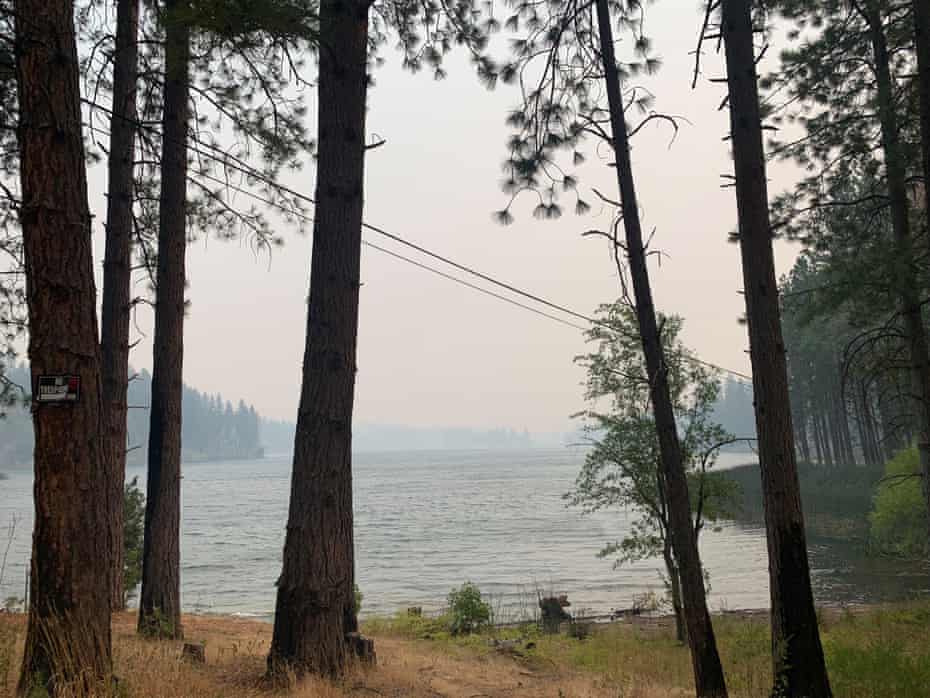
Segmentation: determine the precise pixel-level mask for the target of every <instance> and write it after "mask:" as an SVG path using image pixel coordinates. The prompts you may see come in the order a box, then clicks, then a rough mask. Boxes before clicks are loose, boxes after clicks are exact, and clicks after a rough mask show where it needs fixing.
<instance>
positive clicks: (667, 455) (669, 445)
mask: <svg viewBox="0 0 930 698" xmlns="http://www.w3.org/2000/svg"><path fill="white" fill-rule="evenodd" d="M595 4H596V7H597V23H598V31H599V35H600V50H601V56H602V59H603V61H604V76H605V82H606V86H607V98H608V103H609V107H610V123H611V130H612V132H613V148H614V154H615V156H616V172H617V184H618V186H619V189H620V199H621V201H622V202H623V225H624V230H625V232H626V246H627V258H628V261H629V265H630V276H631V279H632V282H633V293H634V296H635V300H636V319H637V323H638V324H639V331H640V336H641V337H642V343H643V355H644V357H645V360H646V370H647V374H648V377H649V383H650V386H651V389H650V397H651V398H652V409H653V414H654V417H655V422H656V430H657V432H658V437H659V451H660V458H661V462H662V471H663V476H664V479H665V485H666V490H667V495H668V509H669V524H670V528H671V537H672V549H673V551H674V553H675V559H676V562H677V565H678V572H679V577H680V580H681V595H682V601H683V603H684V612H685V621H686V625H687V634H688V640H689V642H688V644H689V647H690V648H691V663H692V666H693V669H694V684H695V688H696V691H697V695H698V696H699V698H705V697H707V698H709V697H711V696H726V695H727V688H726V682H725V680H724V676H723V667H722V665H721V663H720V656H719V654H718V653H717V642H716V639H715V638H714V629H713V625H712V624H711V620H710V613H709V612H708V609H707V598H706V594H705V589H704V575H703V573H702V571H701V561H700V557H699V555H698V547H697V542H696V540H695V536H694V525H693V523H692V520H691V501H690V498H689V496H688V481H687V478H686V477H685V469H684V463H683V460H682V453H681V444H680V443H679V441H678V428H677V424H676V422H675V413H674V411H673V408H672V400H671V397H670V394H669V386H668V366H667V365H666V363H665V358H664V356H663V351H662V340H661V337H660V333H659V327H658V324H657V322H656V312H655V307H654V305H653V301H652V289H651V288H650V284H649V270H648V268H647V266H646V250H645V248H644V245H643V236H642V228H641V224H640V220H639V208H638V202H637V199H636V189H635V186H634V182H633V166H632V163H631V162H630V144H629V141H628V136H627V131H626V121H625V118H624V109H623V106H624V105H623V96H622V93H621V90H620V78H619V75H618V71H617V61H616V58H615V56H614V38H613V29H612V26H611V19H610V7H609V2H608V0H596V3H595Z"/></svg>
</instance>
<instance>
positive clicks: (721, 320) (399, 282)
mask: <svg viewBox="0 0 930 698" xmlns="http://www.w3.org/2000/svg"><path fill="white" fill-rule="evenodd" d="M699 21H700V17H699V15H698V4H697V3H696V2H694V1H693V0H684V1H682V0H666V1H665V2H663V3H659V4H657V5H655V6H654V7H653V8H651V9H650V11H649V18H648V23H647V28H648V33H649V34H650V35H651V36H652V38H653V39H654V41H655V47H656V51H657V53H658V54H659V55H660V56H661V57H662V59H663V61H664V67H663V69H662V71H661V72H660V74H659V75H658V76H657V77H656V78H651V79H650V80H649V81H648V82H647V83H646V84H647V85H648V87H649V88H650V89H652V90H653V92H654V93H655V94H656V97H657V108H658V109H660V110H662V111H665V112H668V113H672V114H677V115H681V116H683V117H686V118H687V119H688V120H689V121H690V125H689V124H683V127H682V130H681V132H680V133H679V135H678V138H677V140H676V142H675V143H674V145H673V146H672V147H671V148H669V139H670V132H669V129H668V128H667V127H665V126H659V125H657V126H656V127H655V128H651V127H650V128H648V129H647V130H645V131H644V132H642V133H641V134H640V135H638V136H637V137H636V139H635V141H634V152H633V165H634V170H635V174H636V177H637V187H638V191H639V195H640V200H641V206H642V213H643V215H644V225H645V227H646V229H647V230H651V229H652V228H653V227H656V228H657V233H656V237H655V242H654V245H655V246H657V247H660V248H661V249H662V250H663V251H664V252H665V253H666V254H667V255H668V256H667V257H665V258H664V259H663V260H662V264H661V267H658V266H657V265H655V264H653V268H652V282H653V289H654V293H655V296H656V299H657V303H658V307H659V308H660V309H661V310H663V311H665V312H670V313H678V314H681V315H683V316H684V318H685V320H686V325H685V333H684V339H685V341H686V342H687V343H688V344H689V345H690V346H691V347H693V348H694V349H695V350H696V351H697V352H698V353H699V354H700V356H702V357H703V358H704V359H706V360H708V361H713V362H716V363H719V364H723V365H725V366H728V367H731V368H734V369H737V370H740V371H748V365H749V361H748V356H747V354H746V349H747V339H746V330H745V328H744V327H743V326H741V325H739V324H738V323H737V319H738V317H739V316H740V314H741V313H742V312H743V299H742V296H740V295H739V290H740V288H741V286H742V283H741V272H740V266H739V254H738V248H737V247H736V246H735V245H732V244H729V243H728V242H727V232H728V231H729V230H731V229H733V228H734V226H735V219H736V206H735V200H734V195H733V190H732V189H721V188H720V183H721V180H720V174H721V173H729V172H731V171H732V164H731V162H730V154H729V150H728V146H727V143H725V142H724V141H723V140H722V138H723V137H724V136H725V134H726V132H727V114H726V112H725V111H723V112H720V111H718V110H717V107H718V105H719V103H720V101H721V98H722V97H723V94H724V91H723V86H722V85H719V84H710V83H708V82H706V81H702V82H700V83H699V85H698V88H697V89H696V90H694V91H692V90H691V89H690V82H691V70H692V66H693V57H692V56H691V55H689V53H690V52H691V51H692V50H693V49H694V44H695V37H696V32H697V29H698V24H699ZM382 55H383V56H384V57H385V58H386V59H387V61H388V63H387V65H386V66H385V67H383V68H381V69H379V70H378V71H377V73H376V76H375V78H376V85H375V87H374V88H373V89H372V90H371V92H370V98H369V117H368V130H369V134H377V135H378V136H379V137H381V138H384V139H386V141H387V142H386V144H385V145H384V146H382V147H380V148H377V149H376V150H373V151H370V154H369V157H368V161H367V164H366V167H367V177H366V188H367V191H366V205H365V220H366V221H368V222H370V223H373V224H376V225H379V226H383V227H385V228H387V229H388V230H390V231H392V232H395V233H398V234H400V235H403V236H404V237H406V238H408V239H410V240H413V241H415V242H418V243H421V244H423V245H424V246H426V247H429V248H431V249H433V250H435V251H438V252H440V253H442V254H444V255H447V256H450V257H452V258H454V259H456V260H458V261H460V262H462V263H465V264H468V265H471V266H474V267H476V268H478V269H480V270H482V271H484V272H486V273H488V274H491V275H494V276H497V277H500V278H502V279H505V280H507V281H510V282H511V283H513V284H515V285H517V286H520V287H523V288H525V289H527V290H530V291H532V292H535V293H538V294H539V295H542V296H544V297H547V298H550V299H552V300H554V301H556V302H558V303H560V304H563V305H566V306H569V307H571V308H574V309H577V310H578V311H579V312H582V313H586V314H589V313H590V312H591V311H592V310H593V309H594V307H595V306H597V305H598V304H599V303H602V302H606V301H610V300H612V299H614V298H616V296H617V293H618V285H617V279H616V277H615V273H614V270H613V265H612V261H611V258H610V257H609V255H608V250H607V249H606V247H605V245H604V244H603V242H598V241H593V240H591V239H582V238H581V237H580V233H581V232H582V231H583V230H586V229H589V228H592V227H596V226H604V225H606V224H607V222H608V221H609V220H610V218H609V216H610V213H609V211H606V210H601V209H600V207H599V206H597V205H594V206H593V211H592V214H591V215H589V216H586V217H582V218H579V217H576V216H574V215H573V214H572V213H571V211H570V206H569V207H568V209H569V210H568V211H567V212H566V214H565V215H564V216H563V217H562V218H561V219H559V220H556V221H538V220H536V219H534V218H533V217H532V216H531V210H532V206H533V203H532V202H531V201H530V199H529V197H528V198H527V199H526V200H525V201H524V202H523V204H522V205H518V206H517V207H516V208H515V209H514V212H515V214H516V222H515V223H514V224H513V225H511V226H508V227H501V226H499V225H498V224H496V223H495V222H494V221H492V219H491V213H492V212H493V211H495V210H497V209H499V208H501V207H502V206H503V204H504V203H505V201H506V199H505V196H504V195H503V193H502V192H501V191H500V188H499V182H500V179H501V162H502V160H503V159H504V156H505V141H506V138H507V135H508V130H507V127H506V125H505V124H504V117H505V114H506V111H507V109H508V108H509V107H512V106H513V105H514V104H515V103H516V101H517V94H516V91H515V90H514V89H513V88H510V87H507V86H501V87H499V88H498V89H497V90H495V91H493V92H488V91H487V90H485V89H484V88H483V87H482V86H481V85H480V84H479V83H478V81H477V79H475V77H474V74H473V72H472V70H471V68H470V66H469V65H468V64H467V62H466V61H465V60H464V58H463V57H462V56H460V55H459V56H455V57H453V59H451V60H450V61H449V64H448V69H449V77H448V78H447V79H446V80H444V81H442V82H435V81H433V80H432V78H431V77H430V76H429V75H428V74H426V73H424V74H419V75H410V74H409V73H405V72H403V71H402V70H401V69H400V67H399V63H400V60H399V58H400V57H399V55H398V54H397V53H396V52H394V51H393V50H392V49H391V48H390V47H385V48H384V49H383V53H382ZM705 72H706V73H707V74H708V75H711V76H719V75H722V67H721V59H720V57H718V56H715V55H713V54H711V55H709V56H707V57H706V59H705ZM310 106H311V109H310V112H311V119H313V118H315V117H314V116H313V115H315V102H314V101H311V105H310ZM310 125H311V127H313V124H312V123H311V124H310ZM587 152H588V154H589V155H590V156H591V157H590V158H589V163H588V165H586V166H585V168H584V169H583V170H581V171H580V174H581V183H582V188H583V189H584V190H585V191H588V187H589V186H590V185H594V186H598V188H600V189H601V190H602V191H609V192H614V191H616V185H615V179H614V175H613V174H612V171H611V170H610V168H608V167H607V166H606V163H607V162H608V160H607V159H603V158H598V157H595V156H594V155H595V154H594V151H593V143H591V146H590V147H588V148H587ZM791 175H792V172H791V170H790V169H788V170H786V169H784V168H782V169H781V170H778V169H776V170H774V171H773V172H770V176H771V177H772V179H773V183H772V185H771V193H775V192H777V191H779V190H780V189H782V188H784V187H785V186H786V185H787V184H789V183H790V177H791ZM287 183H288V184H289V185H290V186H292V187H294V188H296V189H298V190H300V191H303V192H305V193H307V194H310V195H312V194H313V188H314V186H313V167H312V166H308V167H306V168H305V169H304V171H303V172H302V173H299V174H296V175H293V176H289V177H288V179H287ZM103 189H104V174H103V171H102V168H100V167H96V168H95V169H94V171H93V172H92V175H91V197H92V199H91V206H92V208H93V209H94V211H95V213H96V214H97V216H98V220H101V219H102V218H103V217H104V212H105V204H104V199H103ZM586 198H588V199H589V200H590V201H591V202H592V204H593V203H594V197H593V195H590V194H589V195H588V196H587V197H586ZM368 237H369V238H370V239H371V240H372V241H373V242H378V243H379V244H382V243H383V244H385V246H390V247H392V248H396V249H398V251H399V252H402V253H404V254H408V253H409V252H408V251H405V250H404V249H403V248H399V247H397V245H392V244H391V243H390V242H388V241H383V240H379V239H378V238H377V237H376V236H372V235H368ZM95 251H96V253H97V258H98V260H99V259H101V258H102V251H103V244H102V235H101V234H100V233H98V234H97V236H96V238H95ZM777 252H778V266H779V273H781V272H783V271H785V270H787V268H788V267H789V266H790V264H791V262H792V261H793V256H794V254H795V250H794V248H791V247H787V246H779V248H778V250H777ZM309 265H310V238H309V234H307V235H305V236H299V235H296V234H292V233H290V232H287V233H286V246H285V247H284V248H283V249H281V250H278V251H276V252H275V253H274V255H273V257H272V258H271V259H270V260H269V258H268V257H267V256H264V255H263V256H260V257H256V256H255V255H253V253H252V252H251V250H250V249H249V247H248V245H246V244H244V243H243V244H239V243H226V242H219V241H217V240H215V239H213V240H204V239H201V240H200V241H199V242H198V243H196V244H194V245H193V247H192V248H191V249H190V251H189V254H188V276H189V280H190V289H189V298H190V300H191V302H192V306H191V309H190V314H189V317H188V320H187V323H186V328H185V330H186V332H185V335H186V339H185V356H184V375H185V380H186V381H187V382H188V383H189V384H192V385H194V386H195V387H197V388H199V389H201V390H206V391H209V392H217V391H218V392H222V393H223V394H224V395H225V396H227V397H229V398H231V399H238V398H240V397H241V398H244V399H245V400H247V401H249V402H252V403H254V404H255V406H256V408H257V409H258V410H259V411H260V412H261V413H262V414H264V415H267V416H272V417H278V418H285V419H294V416H295V414H296V406H297V402H298V398H299V390H300V378H301V376H300V369H301V360H302V354H303V347H304V332H305V319H306V317H305V314H306V301H305V299H306V293H307V288H308V274H309ZM100 266H101V265H99V264H98V273H99V271H100V269H99V267H100ZM452 273H456V272H452ZM456 274H457V273H456ZM457 275H458V274H457ZM362 281H363V286H362V290H361V311H360V312H361V318H360V323H361V326H360V331H359V334H360V336H359V356H358V366H359V372H358V382H357V392H356V422H369V423H371V422H376V423H392V424H411V425H419V426H430V425H436V426H474V427H493V426H509V427H513V428H518V429H522V428H524V427H526V428H528V429H530V430H536V431H538V430H547V431H548V430H555V431H557V430H564V429H567V428H568V426H569V420H568V416H569V415H570V414H571V413H572V412H574V411H576V410H578V409H579V408H580V407H581V406H582V401H581V393H582V390H581V386H580V383H581V380H582V373H581V371H580V370H579V369H578V368H577V367H575V366H574V365H573V363H572V357H573V356H575V355H576V354H577V353H579V352H580V351H582V350H583V348H584V343H583V339H582V336H581V333H580V332H579V331H577V330H574V329H572V328H569V327H566V326H564V325H560V324H557V323H555V322H552V321H550V320H547V319H545V318H542V317H539V316H537V315H534V314H531V313H529V312H526V311H524V310H521V309H519V308H516V307H513V306H511V305H507V304H505V303H502V302H500V301H497V300H494V299H492V298H489V297H487V296H484V295H480V294H478V293H476V292H474V291H472V290H469V289H467V288H464V287H462V286H459V285H457V284H454V283H452V282H449V281H447V280H445V279H442V278H439V277H436V276H434V275H432V274H430V273H429V272H426V271H423V270H420V269H417V268H414V267H412V266H410V265H408V264H405V263H403V262H401V261H398V260H396V259H393V258H390V257H387V256H385V255H383V254H381V253H379V252H376V251H374V250H371V249H366V248H363V258H362ZM140 291H141V288H140ZM138 322H139V327H140V328H142V329H143V330H144V331H145V332H146V333H147V337H146V338H144V339H143V341H142V342H141V343H140V344H139V346H137V347H136V348H135V349H134V350H133V352H132V356H131V361H132V363H133V365H134V366H136V367H137V368H140V367H151V343H150V340H151V331H150V328H151V317H150V310H148V309H144V310H143V309H140V311H139V317H138Z"/></svg>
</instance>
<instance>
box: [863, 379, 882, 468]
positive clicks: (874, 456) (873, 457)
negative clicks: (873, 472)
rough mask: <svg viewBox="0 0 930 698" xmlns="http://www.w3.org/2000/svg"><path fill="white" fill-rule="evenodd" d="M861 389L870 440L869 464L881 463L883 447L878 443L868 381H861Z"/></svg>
mask: <svg viewBox="0 0 930 698" xmlns="http://www.w3.org/2000/svg"><path fill="white" fill-rule="evenodd" d="M859 390H860V393H861V395H862V414H863V419H864V420H865V425H866V434H867V436H868V442H869V465H879V464H880V463H881V462H882V454H881V449H880V448H879V443H878V429H877V425H876V423H875V417H874V415H873V413H872V400H871V397H870V395H869V387H868V385H867V384H866V382H865V381H864V380H863V381H860V383H859Z"/></svg>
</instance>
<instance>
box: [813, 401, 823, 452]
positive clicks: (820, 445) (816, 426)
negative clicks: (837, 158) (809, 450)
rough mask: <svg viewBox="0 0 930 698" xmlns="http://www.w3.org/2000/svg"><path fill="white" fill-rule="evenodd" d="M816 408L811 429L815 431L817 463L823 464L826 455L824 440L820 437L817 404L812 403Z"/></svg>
mask: <svg viewBox="0 0 930 698" xmlns="http://www.w3.org/2000/svg"><path fill="white" fill-rule="evenodd" d="M811 407H813V408H814V416H813V419H811V430H812V431H813V432H814V449H815V450H816V452H817V465H819V466H821V467H822V466H823V463H824V456H823V441H822V440H821V438H820V424H819V421H818V419H817V414H816V410H817V406H816V405H811Z"/></svg>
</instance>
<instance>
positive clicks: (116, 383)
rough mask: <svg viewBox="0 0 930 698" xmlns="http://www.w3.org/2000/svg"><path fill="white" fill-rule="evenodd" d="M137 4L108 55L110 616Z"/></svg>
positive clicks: (104, 353)
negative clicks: (110, 88)
mask: <svg viewBox="0 0 930 698" xmlns="http://www.w3.org/2000/svg"><path fill="white" fill-rule="evenodd" d="M138 33H139V0H118V2H117V5H116V49H115V51H114V54H113V114H112V116H111V118H110V154H109V161H108V164H107V167H108V186H107V226H106V252H105V256H104V260H103V309H102V311H101V314H100V359H101V365H100V373H101V376H102V379H103V396H104V401H105V402H104V407H105V413H106V425H107V430H106V439H105V444H106V448H107V450H108V453H109V458H108V462H109V464H110V466H111V467H112V472H111V473H110V475H109V478H108V479H109V482H110V513H111V516H112V517H113V520H112V521H111V523H110V551H111V553H110V554H111V555H112V558H111V561H112V564H113V566H112V570H111V577H110V596H111V604H112V608H113V610H114V611H121V610H123V608H125V606H126V595H125V590H124V589H123V485H124V484H125V481H126V391H127V390H128V387H129V319H130V318H129V314H130V302H131V296H130V292H131V283H132V271H131V270H132V188H133V158H134V153H135V148H134V141H135V137H136V126H135V122H136V83H137V80H138V60H139V44H138V41H137V38H138Z"/></svg>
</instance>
